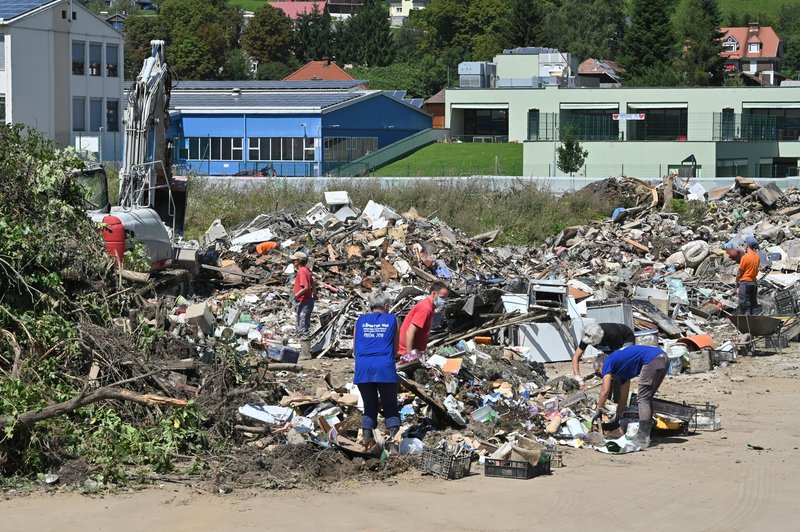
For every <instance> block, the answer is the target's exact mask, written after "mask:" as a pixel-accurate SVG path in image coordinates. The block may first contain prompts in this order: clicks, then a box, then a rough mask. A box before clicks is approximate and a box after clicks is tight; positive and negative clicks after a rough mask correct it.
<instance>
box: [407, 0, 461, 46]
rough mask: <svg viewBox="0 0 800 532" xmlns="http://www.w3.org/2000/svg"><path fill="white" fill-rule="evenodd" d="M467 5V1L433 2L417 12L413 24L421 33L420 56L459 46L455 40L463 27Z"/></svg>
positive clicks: (435, 0)
mask: <svg viewBox="0 0 800 532" xmlns="http://www.w3.org/2000/svg"><path fill="white" fill-rule="evenodd" d="M467 4H468V0H434V1H433V2H431V4H430V5H429V6H428V7H426V8H425V9H423V10H421V11H420V12H419V15H418V16H417V17H416V20H415V24H418V27H419V29H420V30H422V32H423V37H422V40H421V42H420V52H421V54H436V53H439V52H440V51H441V50H442V49H444V48H449V47H451V46H453V45H456V44H459V43H457V42H456V41H457V39H456V38H457V37H458V35H459V33H460V32H461V31H462V30H463V29H464V26H465V19H466V5H467ZM415 15H416V13H415ZM460 44H462V45H463V44H464V43H460Z"/></svg>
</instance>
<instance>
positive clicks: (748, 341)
mask: <svg viewBox="0 0 800 532" xmlns="http://www.w3.org/2000/svg"><path fill="white" fill-rule="evenodd" d="M728 319H730V320H731V322H732V323H733V325H734V326H735V327H736V329H737V330H738V331H739V332H740V333H742V337H741V339H740V342H739V346H740V347H744V348H745V350H746V351H747V352H748V353H749V354H752V353H753V347H754V345H755V342H756V338H764V339H765V340H764V342H765V344H766V342H767V340H766V338H767V337H770V336H773V335H777V338H776V340H775V344H774V345H777V350H778V353H781V349H782V346H781V338H780V334H781V329H782V328H783V325H784V323H785V322H786V319H781V318H777V317H775V316H760V315H744V314H728Z"/></svg>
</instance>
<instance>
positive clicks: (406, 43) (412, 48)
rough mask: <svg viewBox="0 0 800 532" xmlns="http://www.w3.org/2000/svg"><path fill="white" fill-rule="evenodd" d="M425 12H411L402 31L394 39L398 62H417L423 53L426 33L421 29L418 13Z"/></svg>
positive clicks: (401, 28)
mask: <svg viewBox="0 0 800 532" xmlns="http://www.w3.org/2000/svg"><path fill="white" fill-rule="evenodd" d="M422 11H423V10H415V11H412V12H411V16H409V17H408V18H407V19H406V20H405V21H403V25H402V26H401V27H400V29H399V30H398V31H397V33H395V36H394V39H395V42H397V58H396V60H397V61H415V60H416V59H417V58H418V57H419V54H420V53H421V47H422V41H423V39H424V37H425V31H424V30H423V29H422V28H420V26H419V22H418V19H417V17H415V16H414V15H415V14H416V13H421V12H422Z"/></svg>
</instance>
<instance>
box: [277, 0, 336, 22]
mask: <svg viewBox="0 0 800 532" xmlns="http://www.w3.org/2000/svg"><path fill="white" fill-rule="evenodd" d="M269 5H271V6H272V7H274V8H277V9H280V10H281V11H283V12H284V13H286V16H288V17H289V18H290V19H292V20H295V19H297V17H299V16H300V15H305V14H308V13H313V12H314V5H316V6H317V9H318V10H319V11H320V12H321V11H323V10H324V9H325V7H326V6H327V5H328V2H327V0H316V1H314V2H270V3H269Z"/></svg>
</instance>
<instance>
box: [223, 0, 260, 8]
mask: <svg viewBox="0 0 800 532" xmlns="http://www.w3.org/2000/svg"><path fill="white" fill-rule="evenodd" d="M228 3H229V4H231V5H234V6H238V7H241V8H242V9H244V10H245V11H255V10H256V8H257V7H258V6H261V5H264V4H265V3H266V0H228Z"/></svg>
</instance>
